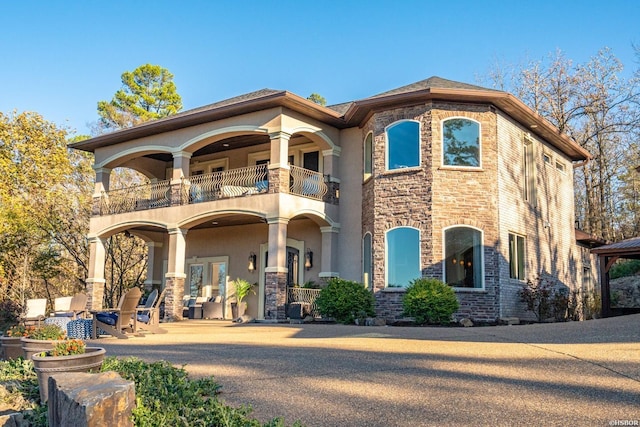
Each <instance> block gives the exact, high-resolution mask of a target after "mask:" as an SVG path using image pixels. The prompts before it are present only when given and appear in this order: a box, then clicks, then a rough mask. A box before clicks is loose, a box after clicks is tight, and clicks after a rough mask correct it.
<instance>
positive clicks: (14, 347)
mask: <svg viewBox="0 0 640 427" xmlns="http://www.w3.org/2000/svg"><path fill="white" fill-rule="evenodd" d="M21 339H22V337H5V336H3V337H0V342H1V343H2V353H3V357H4V360H13V359H17V358H18V357H24V352H23V351H22V341H21Z"/></svg>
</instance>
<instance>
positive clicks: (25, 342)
mask: <svg viewBox="0 0 640 427" xmlns="http://www.w3.org/2000/svg"><path fill="white" fill-rule="evenodd" d="M21 341H22V352H23V353H24V358H25V359H26V360H31V356H33V355H34V354H36V353H42V352H43V351H49V350H53V347H55V346H56V344H58V343H61V342H63V341H64V340H34V339H31V338H24V337H23V338H22V339H21Z"/></svg>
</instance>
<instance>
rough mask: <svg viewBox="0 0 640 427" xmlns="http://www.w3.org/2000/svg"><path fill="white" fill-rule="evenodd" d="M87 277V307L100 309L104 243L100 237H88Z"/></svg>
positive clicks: (103, 282)
mask: <svg viewBox="0 0 640 427" xmlns="http://www.w3.org/2000/svg"><path fill="white" fill-rule="evenodd" d="M88 240H89V276H88V277H87V289H86V291H87V295H88V296H89V298H88V301H87V306H88V307H89V308H90V309H92V310H98V309H101V308H102V300H103V298H104V284H105V279H104V263H105V260H106V251H105V246H104V243H105V241H104V240H103V239H101V238H100V237H89V239H88Z"/></svg>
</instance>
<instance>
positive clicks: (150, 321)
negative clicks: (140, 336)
mask: <svg viewBox="0 0 640 427" xmlns="http://www.w3.org/2000/svg"><path fill="white" fill-rule="evenodd" d="M165 291H166V289H165V290H164V291H162V293H161V294H160V297H158V290H157V289H154V290H153V291H152V292H151V294H149V297H148V298H147V302H146V303H145V305H144V306H143V307H138V310H137V312H138V314H137V315H136V319H137V320H138V326H137V327H138V330H146V331H149V332H151V333H154V334H166V333H167V331H166V330H165V329H162V328H161V327H160V304H162V300H163V299H164V294H165Z"/></svg>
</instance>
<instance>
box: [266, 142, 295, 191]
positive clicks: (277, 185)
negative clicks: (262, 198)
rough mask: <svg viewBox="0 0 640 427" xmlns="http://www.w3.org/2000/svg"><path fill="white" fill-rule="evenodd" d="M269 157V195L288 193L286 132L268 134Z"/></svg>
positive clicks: (287, 145) (287, 143) (287, 144)
mask: <svg viewBox="0 0 640 427" xmlns="http://www.w3.org/2000/svg"><path fill="white" fill-rule="evenodd" d="M269 138H270V139H271V157H270V159H269V166H268V167H267V168H268V172H269V193H288V192H289V169H290V168H289V138H291V135H290V134H288V133H286V132H274V133H270V134H269Z"/></svg>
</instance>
